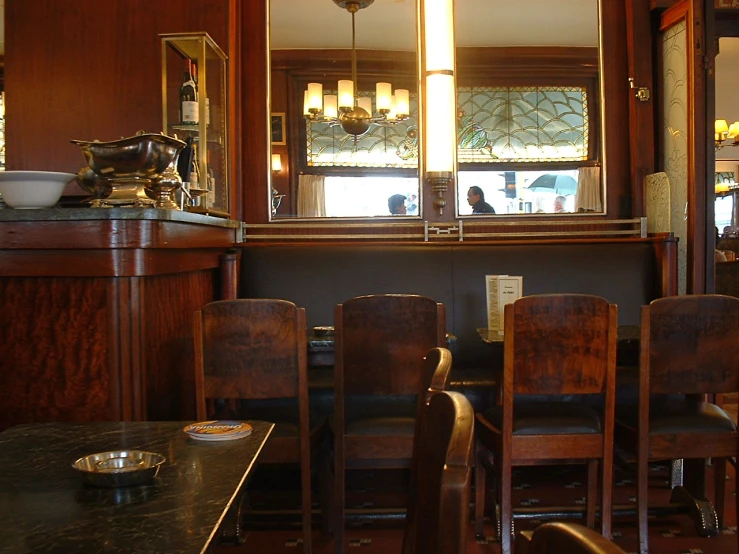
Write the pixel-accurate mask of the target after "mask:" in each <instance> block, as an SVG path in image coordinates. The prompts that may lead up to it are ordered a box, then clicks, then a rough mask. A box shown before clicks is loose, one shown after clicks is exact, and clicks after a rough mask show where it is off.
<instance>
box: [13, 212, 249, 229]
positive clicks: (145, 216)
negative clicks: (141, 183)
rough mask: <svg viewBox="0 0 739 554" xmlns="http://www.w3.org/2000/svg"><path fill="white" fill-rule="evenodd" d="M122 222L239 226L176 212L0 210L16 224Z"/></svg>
mask: <svg viewBox="0 0 739 554" xmlns="http://www.w3.org/2000/svg"><path fill="white" fill-rule="evenodd" d="M112 219H122V220H129V221H139V220H156V221H177V222H180V223H197V224H199V225H211V226H213V227H227V228H234V229H235V228H238V227H240V226H241V223H240V222H238V221H234V220H232V219H224V218H222V217H212V216H208V215H202V214H197V213H191V212H183V211H180V210H163V209H157V208H61V207H54V208H40V209H33V210H14V209H11V208H7V209H3V210H0V222H19V221H95V220H112Z"/></svg>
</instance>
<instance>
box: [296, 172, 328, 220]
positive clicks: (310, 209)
mask: <svg viewBox="0 0 739 554" xmlns="http://www.w3.org/2000/svg"><path fill="white" fill-rule="evenodd" d="M325 182H326V178H325V177H324V176H323V175H300V176H299V177H298V217H326V187H325Z"/></svg>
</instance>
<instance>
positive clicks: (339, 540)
mask: <svg viewBox="0 0 739 554" xmlns="http://www.w3.org/2000/svg"><path fill="white" fill-rule="evenodd" d="M344 473H345V471H344V448H343V446H342V447H341V448H338V447H337V448H336V449H335V452H334V495H333V503H334V518H333V519H334V521H333V528H334V553H335V554H343V553H344V507H345V504H346V498H345V493H346V490H345V488H344V487H345V484H346V483H345V478H346V476H345V475H344Z"/></svg>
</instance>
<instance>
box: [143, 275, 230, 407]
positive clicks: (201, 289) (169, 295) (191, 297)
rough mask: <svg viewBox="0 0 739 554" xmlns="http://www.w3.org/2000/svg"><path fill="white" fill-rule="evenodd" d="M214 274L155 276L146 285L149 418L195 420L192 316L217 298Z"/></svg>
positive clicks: (146, 355) (145, 349)
mask: <svg viewBox="0 0 739 554" xmlns="http://www.w3.org/2000/svg"><path fill="white" fill-rule="evenodd" d="M214 275H215V273H214V272H213V271H198V272H191V273H185V274H180V275H173V276H161V277H153V278H149V279H147V280H146V282H145V285H144V287H143V305H144V307H145V312H144V314H143V317H142V322H143V323H142V325H143V329H142V331H143V333H144V335H145V336H146V337H147V340H146V342H145V345H144V347H143V351H142V354H143V361H144V363H145V367H146V405H147V418H148V419H149V420H172V419H179V420H190V419H195V365H194V354H193V316H194V314H195V311H196V310H199V309H200V308H202V307H203V306H204V305H205V304H206V303H208V302H210V301H212V300H216V283H215V276H214Z"/></svg>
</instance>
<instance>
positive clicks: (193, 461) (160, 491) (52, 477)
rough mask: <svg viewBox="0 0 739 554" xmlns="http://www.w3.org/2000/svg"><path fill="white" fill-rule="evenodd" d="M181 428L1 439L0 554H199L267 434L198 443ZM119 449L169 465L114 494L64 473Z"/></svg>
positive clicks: (92, 426) (15, 430)
mask: <svg viewBox="0 0 739 554" xmlns="http://www.w3.org/2000/svg"><path fill="white" fill-rule="evenodd" d="M188 423H191V422H130V423H117V422H116V423H34V424H27V425H18V426H16V427H12V428H10V429H7V430H5V431H3V432H2V433H0V553H3V554H4V553H8V554H10V553H13V554H23V553H27V552H29V553H30V552H33V553H44V552H47V553H57V552H75V553H96V554H97V553H101V552H106V553H123V552H126V553H136V552H152V553H154V552H156V553H183V554H184V553H190V552H193V553H200V552H207V551H208V550H209V549H210V547H211V546H212V545H213V544H214V543H215V542H216V541H217V536H218V532H219V526H220V524H221V522H222V520H223V518H224V516H225V515H226V512H227V511H228V509H229V507H230V506H231V505H232V504H235V503H237V501H238V498H237V497H240V494H239V493H240V492H242V488H243V487H244V485H245V482H246V478H247V476H248V474H249V472H250V470H251V469H252V467H253V466H254V465H255V461H256V459H257V458H258V456H259V454H260V452H261V450H262V447H263V446H264V443H265V442H266V440H267V438H268V437H269V435H270V434H271V432H272V428H273V424H271V423H266V422H256V421H255V422H251V423H252V425H253V427H254V430H253V432H252V433H251V435H249V436H248V437H246V438H243V439H237V440H231V441H221V442H216V443H204V442H202V441H195V440H193V439H190V438H189V437H188V436H187V435H186V434H185V433H184V432H182V428H183V427H184V426H185V425H187V424H188ZM121 448H127V449H138V450H148V451H151V452H157V453H160V454H162V455H164V456H165V457H166V458H167V461H166V462H165V463H164V465H163V466H162V468H161V469H160V471H159V475H158V476H157V477H156V479H155V480H154V482H153V483H152V484H149V485H142V486H137V487H128V488H117V489H113V488H110V489H108V488H96V487H92V486H90V485H86V484H83V483H82V480H81V478H80V475H79V474H78V473H77V471H76V470H75V469H73V468H72V466H71V464H72V463H73V462H74V461H75V460H76V459H78V458H80V457H82V456H84V455H87V454H92V453H95V452H104V451H107V450H117V449H121Z"/></svg>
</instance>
